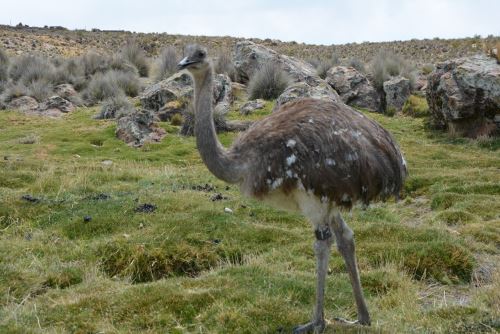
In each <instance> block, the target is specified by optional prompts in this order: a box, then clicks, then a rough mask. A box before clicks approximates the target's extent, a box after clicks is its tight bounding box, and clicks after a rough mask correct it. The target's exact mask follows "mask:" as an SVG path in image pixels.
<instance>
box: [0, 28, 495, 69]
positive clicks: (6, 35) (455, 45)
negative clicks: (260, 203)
mask: <svg viewBox="0 0 500 334" xmlns="http://www.w3.org/2000/svg"><path fill="white" fill-rule="evenodd" d="M130 39H134V40H136V41H137V42H138V43H139V44H140V45H141V46H142V47H143V48H144V50H145V51H146V52H147V53H148V54H149V55H150V56H155V55H157V54H158V53H159V51H160V49H161V48H162V47H163V46H165V45H173V46H175V47H176V48H178V49H182V48H183V47H184V45H186V44H189V43H200V44H203V45H206V46H207V47H208V48H209V49H210V50H212V55H216V54H219V53H221V52H224V53H226V52H230V51H232V50H233V47H234V45H235V44H236V43H237V42H238V41H241V40H242V38H234V37H228V36H224V37H207V36H182V35H170V34H167V33H161V34H159V33H149V34H145V33H134V32H129V31H101V30H98V29H93V30H92V31H86V30H68V29H65V28H63V27H44V28H37V27H28V26H25V25H18V26H15V27H13V26H6V25H0V45H2V46H3V47H4V48H5V49H6V50H7V52H8V53H10V54H12V55H14V54H23V53H30V52H39V53H43V54H46V55H49V56H55V55H62V56H74V55H80V54H82V53H85V52H86V51H88V50H90V49H94V50H97V51H99V52H102V53H111V52H113V51H114V50H116V49H117V48H119V47H120V46H122V45H123V44H124V43H125V42H126V41H128V40H130ZM251 41H253V42H255V43H258V44H261V45H264V46H267V47H270V48H272V49H274V50H275V51H277V52H279V53H281V54H285V55H289V56H295V57H298V58H302V59H314V58H331V57H332V54H335V55H336V56H337V57H338V58H339V60H340V61H344V62H347V61H349V60H350V59H352V58H356V59H359V60H360V61H363V62H365V63H366V62H369V61H371V60H372V58H373V56H374V55H376V54H377V53H378V52H379V51H381V50H386V51H392V52H394V53H396V54H399V55H402V56H404V57H405V58H408V59H411V60H412V61H414V62H415V63H417V64H420V65H422V64H425V63H436V62H439V61H444V60H448V59H451V58H456V57H462V56H466V55H472V54H476V53H478V52H481V51H482V50H483V48H485V46H486V45H492V44H496V43H498V42H500V37H498V36H497V37H495V36H488V37H486V38H481V37H479V36H475V37H470V38H463V39H438V38H435V39H425V40H410V41H393V42H382V43H371V42H364V43H349V44H344V45H329V46H325V45H309V44H304V43H296V42H282V41H279V40H271V39H265V40H261V39H256V38H254V39H251Z"/></svg>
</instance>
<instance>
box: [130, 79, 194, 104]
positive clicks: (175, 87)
mask: <svg viewBox="0 0 500 334" xmlns="http://www.w3.org/2000/svg"><path fill="white" fill-rule="evenodd" d="M192 86H193V81H192V79H191V77H190V76H189V74H187V73H186V72H178V73H175V74H174V75H172V76H171V77H169V78H167V79H165V80H162V81H160V82H158V83H156V84H154V85H152V86H149V87H147V88H146V89H145V90H144V91H143V92H142V94H141V95H140V96H139V99H140V101H141V105H142V107H143V108H145V109H148V110H154V111H158V110H160V109H161V108H162V107H163V106H164V105H165V104H166V103H167V102H170V101H174V100H178V99H180V98H185V99H191V98H192V95H193V87H192Z"/></svg>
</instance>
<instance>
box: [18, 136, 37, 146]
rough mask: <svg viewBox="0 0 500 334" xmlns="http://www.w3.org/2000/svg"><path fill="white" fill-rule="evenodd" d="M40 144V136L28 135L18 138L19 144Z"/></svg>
mask: <svg viewBox="0 0 500 334" xmlns="http://www.w3.org/2000/svg"><path fill="white" fill-rule="evenodd" d="M39 142H40V136H39V135H37V134H34V133H30V134H28V135H26V136H24V137H22V138H19V140H18V143H19V144H37V143H39Z"/></svg>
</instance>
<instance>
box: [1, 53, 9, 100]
mask: <svg viewBox="0 0 500 334" xmlns="http://www.w3.org/2000/svg"><path fill="white" fill-rule="evenodd" d="M8 80H9V57H8V56H7V53H5V51H4V50H3V49H2V48H0V93H1V92H2V90H3V86H4V84H3V83H5V82H7V81H8Z"/></svg>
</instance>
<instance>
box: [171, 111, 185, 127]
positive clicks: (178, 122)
mask: <svg viewBox="0 0 500 334" xmlns="http://www.w3.org/2000/svg"><path fill="white" fill-rule="evenodd" d="M170 124H172V125H175V126H179V125H181V124H182V115H181V114H175V115H174V116H172V118H171V119H170Z"/></svg>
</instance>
